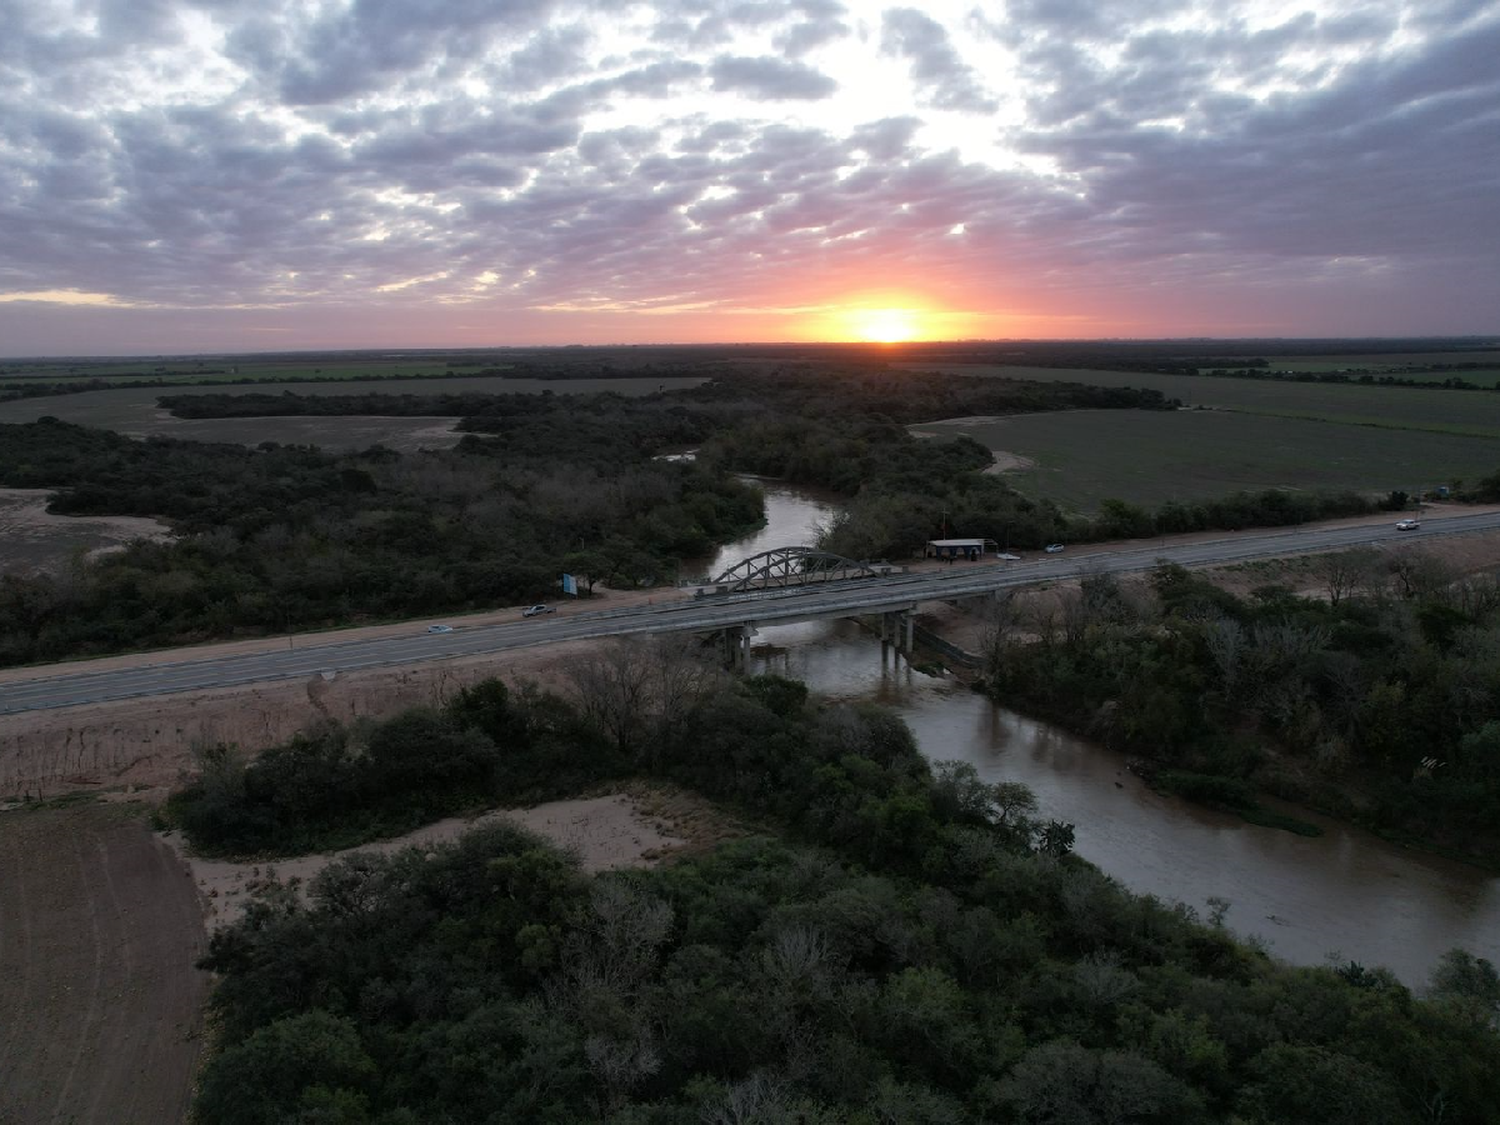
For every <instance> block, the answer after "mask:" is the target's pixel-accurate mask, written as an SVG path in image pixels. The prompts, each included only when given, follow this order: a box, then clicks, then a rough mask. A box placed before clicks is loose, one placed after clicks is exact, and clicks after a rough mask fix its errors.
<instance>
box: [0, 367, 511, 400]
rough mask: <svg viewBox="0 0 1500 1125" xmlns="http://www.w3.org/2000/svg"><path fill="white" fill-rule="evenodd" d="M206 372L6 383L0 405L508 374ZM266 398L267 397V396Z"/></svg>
mask: <svg viewBox="0 0 1500 1125" xmlns="http://www.w3.org/2000/svg"><path fill="white" fill-rule="evenodd" d="M204 374H209V373H207V372H198V371H193V372H189V373H186V374H183V375H136V376H128V375H124V374H121V375H118V376H114V377H113V378H111V377H110V376H100V377H90V378H88V379H71V378H70V379H67V380H62V381H59V382H56V383H8V382H4V381H0V402H13V401H16V400H19V399H23V398H47V397H49V396H52V395H74V394H82V393H84V392H85V391H127V390H133V389H138V388H141V387H229V386H253V385H255V384H257V383H299V384H300V383H376V382H388V381H390V380H393V379H433V380H440V379H460V378H462V379H474V378H481V377H483V376H488V375H496V376H498V375H501V374H507V375H508V374H510V373H509V372H503V373H502V372H490V371H481V372H479V373H478V374H477V375H476V374H473V373H464V374H461V375H459V374H454V373H451V372H446V371H435V372H432V373H431V374H427V375H421V374H412V373H411V372H400V373H395V374H384V375H380V374H374V373H371V374H367V375H364V374H362V375H359V376H357V377H356V376H351V375H246V376H236V377H233V378H228V379H224V378H213V379H209V378H200V376H201V375H204ZM267 397H270V396H267Z"/></svg>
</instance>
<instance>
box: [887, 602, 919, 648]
mask: <svg viewBox="0 0 1500 1125" xmlns="http://www.w3.org/2000/svg"><path fill="white" fill-rule="evenodd" d="M916 616H917V607H916V606H912V607H911V608H910V609H896V610H890V611H888V612H886V613H882V614H881V615H880V643H881V644H891V645H895V646H896V651H897V652H902V653H910V652H911V646H912V634H913V631H914V629H915V627H916Z"/></svg>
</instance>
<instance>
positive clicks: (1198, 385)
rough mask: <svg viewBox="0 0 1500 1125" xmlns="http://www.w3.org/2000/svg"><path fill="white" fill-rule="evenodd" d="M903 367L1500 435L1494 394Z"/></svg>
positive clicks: (1355, 422) (1357, 422) (1499, 403)
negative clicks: (1140, 390)
mask: <svg viewBox="0 0 1500 1125" xmlns="http://www.w3.org/2000/svg"><path fill="white" fill-rule="evenodd" d="M903 366H907V367H910V368H912V369H913V370H928V371H931V370H942V371H950V372H953V373H954V374H958V375H975V376H989V377H992V378H1002V379H1004V378H1008V379H1037V380H1040V381H1044V382H1063V383H1091V384H1093V385H1095V386H1100V387H1149V388H1151V389H1153V390H1158V391H1161V392H1162V394H1164V395H1166V396H1167V397H1169V398H1176V399H1181V400H1182V401H1183V402H1184V403H1186V404H1188V405H1191V406H1210V407H1213V408H1215V409H1217V410H1234V411H1239V412H1241V413H1246V414H1264V415H1269V416H1272V417H1277V418H1307V419H1318V420H1322V421H1329V422H1341V423H1343V424H1345V425H1351V426H1371V427H1380V428H1386V429H1399V430H1425V431H1429V432H1432V433H1442V434H1464V435H1469V436H1472V437H1492V438H1500V393H1497V392H1494V391H1440V390H1431V391H1428V390H1423V389H1421V388H1419V387H1366V386H1361V385H1359V384H1357V383H1285V382H1276V381H1272V380H1267V379H1217V378H1210V377H1207V376H1193V375H1155V374H1150V373H1145V372H1138V371H1091V370H1080V369H1075V368H1059V367H1000V366H994V367H989V366H981V365H972V366H971V365H963V364H905V365H903ZM1465 377H1466V378H1467V376H1465ZM1471 381H1475V380H1471Z"/></svg>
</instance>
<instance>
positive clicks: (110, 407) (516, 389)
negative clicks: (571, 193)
mask: <svg viewBox="0 0 1500 1125" xmlns="http://www.w3.org/2000/svg"><path fill="white" fill-rule="evenodd" d="M702 382H704V380H703V379H701V378H692V379H682V378H678V379H661V378H638V379H566V380H548V379H494V378H483V377H476V376H467V377H461V378H453V379H443V380H442V381H441V382H435V381H433V380H430V379H423V380H416V379H394V380H389V381H381V382H357V381H350V382H346V383H258V384H254V385H249V386H244V387H243V388H242V390H243V393H246V394H251V393H254V394H280V393H282V392H283V391H287V392H290V393H292V394H298V395H341V394H352V393H355V392H360V393H366V392H371V391H373V392H375V393H377V394H391V395H401V394H417V395H422V394H428V395H430V394H437V393H455V394H456V393H461V392H464V391H473V392H478V393H480V394H523V393H529V394H537V393H540V392H542V391H550V392H552V393H553V394H592V393H595V392H598V391H614V392H615V393H616V394H622V395H645V394H651V393H652V392H654V391H657V390H659V389H661V388H662V387H663V386H664V385H665V386H666V387H668V388H669V389H673V388H681V387H695V386H697V385H698V384H699V383H702ZM234 390H235V389H234V388H227V389H226V390H225V391H224V392H222V393H229V394H232V393H234ZM170 393H174V392H171V391H168V390H166V389H164V388H162V387H140V388H139V389H135V388H122V389H117V390H109V391H85V392H83V393H81V394H76V395H58V396H56V397H52V396H48V397H44V398H25V399H17V400H15V401H12V402H5V403H0V422H34V421H36V420H37V419H38V418H41V417H43V416H45V415H51V416H52V417H54V418H61V419H62V420H63V421H65V422H76V423H78V424H79V425H82V426H98V427H100V428H101V429H106V430H118V431H119V432H120V433H122V434H128V435H130V436H131V437H147V436H151V435H160V436H163V437H175V438H182V439H184V440H188V441H228V442H238V443H240V444H242V445H256V444H258V443H260V442H262V441H279V442H282V443H283V444H292V443H296V444H299V445H319V446H322V447H323V448H325V449H363V448H366V447H368V446H370V445H374V444H376V443H377V442H378V443H380V444H382V445H388V446H390V447H391V448H392V449H398V450H402V451H409V450H413V449H417V448H429V449H430V448H441V447H445V446H449V445H453V444H455V443H456V442H457V441H458V439H459V437H460V436H461V435H459V434H456V433H453V432H452V431H453V425H454V423H456V422H457V421H458V419H457V418H381V417H340V418H308V417H300V418H173V417H172V416H171V415H170V414H168V413H167V412H166V411H165V410H162V409H161V408H160V407H158V406H157V405H156V400H157V398H158V397H160V396H161V395H163V394H170ZM216 393H219V392H216Z"/></svg>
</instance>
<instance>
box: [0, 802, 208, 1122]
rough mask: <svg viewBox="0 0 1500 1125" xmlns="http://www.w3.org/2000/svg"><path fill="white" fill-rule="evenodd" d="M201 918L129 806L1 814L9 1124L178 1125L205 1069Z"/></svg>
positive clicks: (1, 1005) (189, 883)
mask: <svg viewBox="0 0 1500 1125" xmlns="http://www.w3.org/2000/svg"><path fill="white" fill-rule="evenodd" d="M203 951H204V936H203V923H202V908H201V906H200V905H199V901H198V895H197V891H196V889H195V887H194V885H193V880H192V879H191V878H190V877H188V875H187V873H186V872H185V871H184V869H183V866H182V864H181V863H180V862H179V861H178V860H177V858H176V857H175V856H174V855H173V854H172V853H171V852H170V851H169V850H168V849H167V848H166V847H165V846H164V845H162V844H161V843H160V842H159V841H157V840H156V839H155V838H154V837H153V836H152V834H151V832H150V831H149V829H148V828H147V825H146V823H145V821H144V819H142V817H141V816H140V815H139V814H138V813H137V812H136V811H135V810H134V809H132V808H129V807H126V806H120V805H103V804H93V805H87V806H80V807H75V808H65V809H50V810H43V811H38V812H32V811H27V810H21V811H15V812H9V813H3V814H0V1125H33V1123H36V1125H41V1123H47V1125H53V1123H62V1122H69V1123H77V1125H92V1123H98V1125H173V1123H175V1122H180V1121H182V1120H183V1118H184V1115H185V1113H186V1110H187V1105H188V1100H189V1096H190V1094H191V1089H192V1083H193V1076H194V1073H195V1070H196V1068H197V1065H198V1056H199V1052H200V1036H201V1030H202V1015H201V1012H202V1008H203V1003H204V1000H205V997H206V996H207V990H208V976H207V974H205V973H203V972H200V971H199V970H197V969H195V968H194V967H193V964H194V962H195V961H196V960H197V959H198V958H199V957H200V956H202V954H203Z"/></svg>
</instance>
